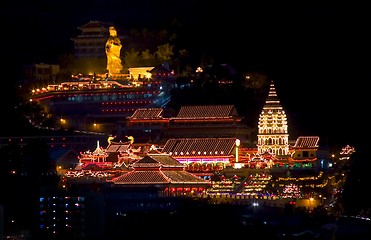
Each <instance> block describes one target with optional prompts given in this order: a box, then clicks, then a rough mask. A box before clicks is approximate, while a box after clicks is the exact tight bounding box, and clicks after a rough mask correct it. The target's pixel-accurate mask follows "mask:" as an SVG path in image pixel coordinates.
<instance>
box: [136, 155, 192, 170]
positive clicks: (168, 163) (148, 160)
mask: <svg viewBox="0 0 371 240" xmlns="http://www.w3.org/2000/svg"><path fill="white" fill-rule="evenodd" d="M160 166H161V167H167V168H169V167H178V168H182V167H185V166H184V165H183V164H181V163H180V162H179V161H178V160H176V159H174V158H172V157H171V156H169V155H167V154H149V155H147V156H145V157H143V158H142V159H140V160H138V161H137V162H135V163H134V164H133V168H135V169H136V168H139V167H140V168H143V167H160Z"/></svg>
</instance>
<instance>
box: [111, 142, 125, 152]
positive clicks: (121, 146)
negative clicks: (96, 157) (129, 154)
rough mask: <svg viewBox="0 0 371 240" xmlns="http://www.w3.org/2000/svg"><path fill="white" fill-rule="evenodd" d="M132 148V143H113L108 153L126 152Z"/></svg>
mask: <svg viewBox="0 0 371 240" xmlns="http://www.w3.org/2000/svg"><path fill="white" fill-rule="evenodd" d="M129 148H130V143H129V142H125V143H122V142H111V143H110V144H109V145H108V146H107V148H106V152H108V153H111V152H126V151H127V150H128V149H129Z"/></svg>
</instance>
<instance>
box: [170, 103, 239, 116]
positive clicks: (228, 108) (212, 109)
mask: <svg viewBox="0 0 371 240" xmlns="http://www.w3.org/2000/svg"><path fill="white" fill-rule="evenodd" d="M231 116H238V114H237V111H236V109H235V107H234V106H233V105H201V106H183V107H181V108H180V110H179V113H178V115H177V116H176V117H175V118H216V117H231Z"/></svg>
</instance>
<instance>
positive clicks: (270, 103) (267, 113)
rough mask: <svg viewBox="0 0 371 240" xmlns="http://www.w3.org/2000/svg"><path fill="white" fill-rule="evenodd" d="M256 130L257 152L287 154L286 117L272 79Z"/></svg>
mask: <svg viewBox="0 0 371 240" xmlns="http://www.w3.org/2000/svg"><path fill="white" fill-rule="evenodd" d="M258 132H259V133H258V144H257V147H258V153H260V154H264V153H265V152H269V153H273V154H275V155H276V156H287V155H288V154H289V133H288V123H287V117H286V113H285V111H284V110H283V107H282V106H281V104H280V101H279V99H278V97H277V93H276V88H275V86H274V83H273V81H272V82H271V84H270V88H269V93H268V97H267V99H266V101H265V105H264V106H263V109H262V111H261V113H260V116H259V122H258Z"/></svg>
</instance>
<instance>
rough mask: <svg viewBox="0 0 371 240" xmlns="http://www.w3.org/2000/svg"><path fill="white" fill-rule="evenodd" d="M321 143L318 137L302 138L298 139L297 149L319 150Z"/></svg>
mask: <svg viewBox="0 0 371 240" xmlns="http://www.w3.org/2000/svg"><path fill="white" fill-rule="evenodd" d="M318 142H319V137H318V136H305V137H304V136H302V137H298V138H297V139H296V142H295V145H294V147H295V148H317V147H318Z"/></svg>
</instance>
